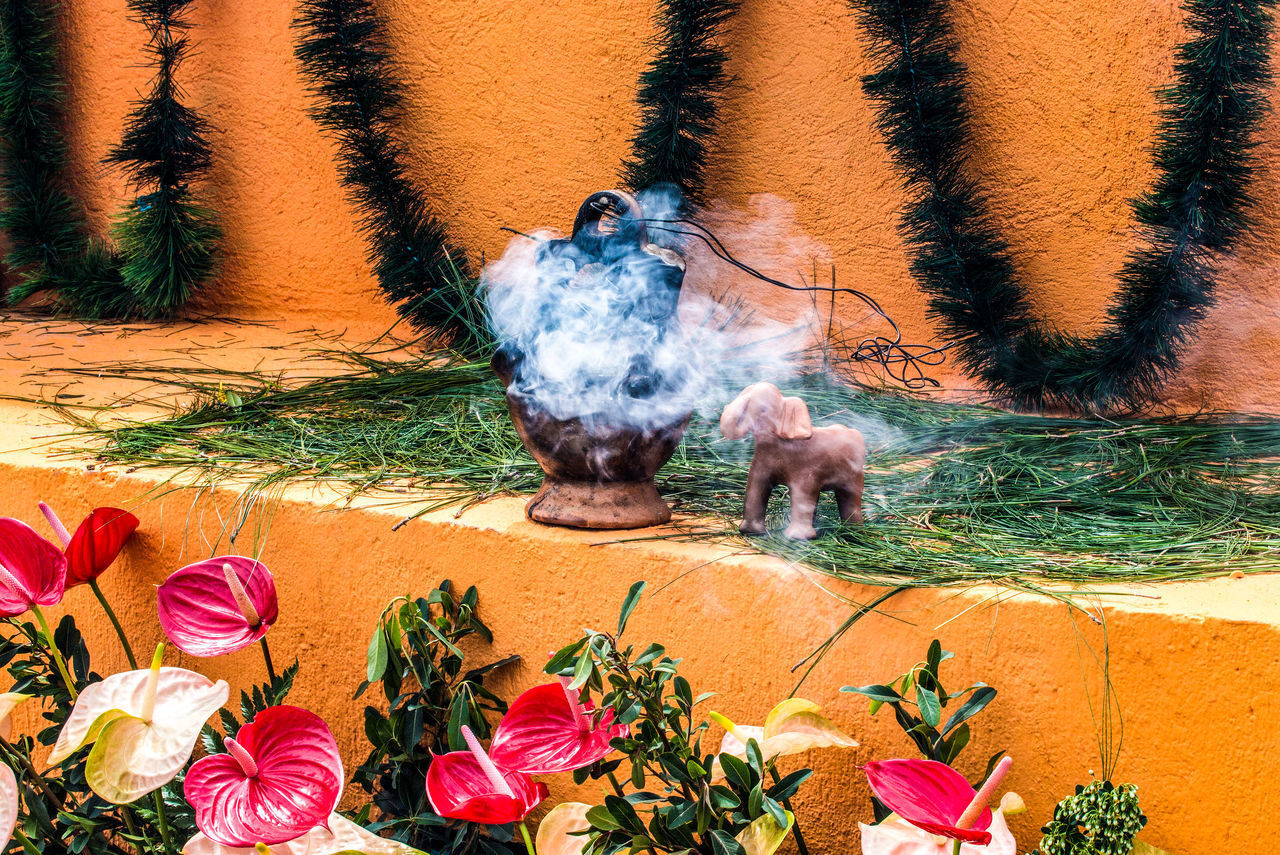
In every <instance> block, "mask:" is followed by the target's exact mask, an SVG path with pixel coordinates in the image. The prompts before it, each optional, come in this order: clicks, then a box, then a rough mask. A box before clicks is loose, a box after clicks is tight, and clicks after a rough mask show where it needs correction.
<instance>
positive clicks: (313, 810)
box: [183, 706, 343, 846]
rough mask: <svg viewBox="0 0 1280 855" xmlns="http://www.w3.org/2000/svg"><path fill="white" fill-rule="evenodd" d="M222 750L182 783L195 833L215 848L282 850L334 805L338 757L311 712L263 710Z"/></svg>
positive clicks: (339, 782) (339, 784) (191, 771)
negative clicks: (265, 846)
mask: <svg viewBox="0 0 1280 855" xmlns="http://www.w3.org/2000/svg"><path fill="white" fill-rule="evenodd" d="M225 744H226V747H227V753H226V754H213V755H210V756H208V757H203V758H201V759H199V760H197V761H196V762H195V763H194V764H193V765H192V766H191V768H190V769H189V770H188V771H187V776H186V778H185V780H184V783H183V793H184V795H185V796H186V797H187V801H188V802H190V803H191V807H192V808H194V809H195V814H196V827H197V828H199V829H200V831H201V833H203V834H204V835H205V836H206V837H208V838H209V839H210V840H213V841H214V842H215V843H221V844H223V845H225V846H253V845H254V844H255V843H266V844H275V843H284V842H287V841H289V840H293V839H295V838H297V837H300V836H302V835H304V834H306V833H307V832H308V831H310V830H311V829H312V828H314V827H315V826H317V825H320V824H322V823H323V821H324V819H325V818H326V817H328V816H329V814H331V813H333V811H334V809H335V808H336V807H337V806H338V800H339V799H340V798H342V787H343V775H342V757H341V756H340V755H339V754H338V744H337V743H336V742H335V741H334V739H333V734H332V733H331V732H330V731H329V726H328V725H326V724H325V723H324V720H323V719H321V718H320V716H318V715H316V714H315V713H313V712H309V711H307V710H304V709H301V708H299V707H291V706H275V707H269V708H268V709H265V710H263V711H262V712H260V713H258V715H257V716H256V717H254V720H253V721H252V722H250V723H249V724H246V725H245V726H244V727H242V728H240V730H239V731H238V732H237V733H236V736H235V738H234V739H232V738H230V737H228V738H227V739H226V741H225Z"/></svg>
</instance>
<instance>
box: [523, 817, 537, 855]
mask: <svg viewBox="0 0 1280 855" xmlns="http://www.w3.org/2000/svg"><path fill="white" fill-rule="evenodd" d="M520 836H521V837H523V838H524V848H525V849H527V850H529V855H538V852H537V850H535V849H534V848H533V838H531V837H529V826H527V825H525V823H524V820H520Z"/></svg>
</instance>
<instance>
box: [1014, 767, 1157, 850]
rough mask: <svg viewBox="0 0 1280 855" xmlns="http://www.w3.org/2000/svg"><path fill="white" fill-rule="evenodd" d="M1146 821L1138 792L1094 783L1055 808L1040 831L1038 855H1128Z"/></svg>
mask: <svg viewBox="0 0 1280 855" xmlns="http://www.w3.org/2000/svg"><path fill="white" fill-rule="evenodd" d="M1146 824H1147V818H1146V816H1144V815H1143V813H1142V809H1141V808H1140V807H1139V806H1138V788H1137V787H1136V786H1134V785H1133V784H1120V785H1119V786H1116V785H1114V784H1112V783H1111V782H1110V781H1094V782H1093V783H1091V784H1089V785H1088V786H1087V787H1086V786H1078V787H1076V791H1075V794H1074V795H1071V796H1068V797H1067V798H1065V799H1063V800H1062V801H1061V802H1059V803H1058V806H1057V807H1056V808H1054V811H1053V819H1052V820H1051V821H1050V822H1049V824H1048V825H1046V826H1045V827H1044V828H1043V829H1041V833H1042V834H1043V835H1044V837H1043V839H1041V841H1040V848H1039V849H1037V850H1036V851H1037V853H1038V855H1129V853H1130V852H1131V851H1132V850H1133V840H1134V838H1135V837H1136V836H1137V834H1138V832H1139V831H1141V830H1142V828H1143V826H1145V825H1146Z"/></svg>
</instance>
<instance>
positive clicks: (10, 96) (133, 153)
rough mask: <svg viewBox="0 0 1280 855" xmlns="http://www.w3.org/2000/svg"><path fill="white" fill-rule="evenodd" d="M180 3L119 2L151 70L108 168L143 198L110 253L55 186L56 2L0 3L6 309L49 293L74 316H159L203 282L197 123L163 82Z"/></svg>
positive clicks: (59, 143) (180, 46)
mask: <svg viewBox="0 0 1280 855" xmlns="http://www.w3.org/2000/svg"><path fill="white" fill-rule="evenodd" d="M190 2H191V0H130V4H129V5H130V7H131V8H132V9H133V10H134V11H135V12H137V13H138V14H139V16H140V17H141V19H142V20H143V22H144V23H145V24H146V25H147V26H148V28H149V29H151V31H152V40H151V45H150V49H151V52H152V54H153V55H154V57H155V59H156V61H157V63H158V66H159V68H158V72H157V75H156V81H155V84H154V86H153V89H152V91H151V93H150V95H149V97H148V98H147V99H145V100H143V101H142V102H140V103H139V104H138V105H137V109H136V110H135V112H134V114H133V116H132V117H131V119H130V122H129V125H128V128H127V129H126V132H125V136H124V140H123V142H122V144H121V145H120V147H119V148H117V149H116V150H115V151H114V152H112V154H111V156H110V157H109V160H110V161H112V162H116V163H121V164H123V165H124V166H125V167H126V169H127V170H128V172H129V175H130V177H131V178H132V179H133V180H134V181H135V183H137V184H139V185H153V186H154V187H155V190H154V191H153V192H152V193H149V194H148V195H145V196H143V197H142V198H140V199H138V200H137V203H136V205H135V207H134V208H133V209H132V210H130V211H129V212H127V213H126V214H125V215H124V216H123V217H122V218H121V220H120V222H119V224H118V225H117V229H116V236H117V238H118V240H119V241H120V251H121V252H120V254H117V253H114V252H112V251H111V250H110V249H108V248H107V247H106V246H105V245H103V244H102V243H101V242H100V241H96V240H93V239H92V238H90V237H89V230H88V226H87V224H86V222H85V216H84V211H83V209H82V208H81V207H80V205H79V204H78V203H77V202H76V200H75V199H74V198H73V197H72V195H71V193H70V191H69V190H68V188H67V180H66V172H67V165H68V153H67V146H66V143H65V142H64V137H63V131H62V125H63V120H64V107H63V105H64V93H65V85H64V82H63V79H62V75H61V70H60V68H59V61H58V48H57V33H56V31H57V24H58V11H59V3H58V2H57V0H27V2H19V0H0V136H2V137H3V155H4V157H3V183H2V184H0V193H2V194H3V197H4V205H3V210H0V229H3V230H4V231H5V233H6V234H7V235H8V237H9V240H10V243H11V245H12V249H11V250H10V251H9V253H8V254H7V255H6V257H5V263H6V265H7V266H8V267H9V269H10V270H11V271H13V272H14V273H16V274H17V275H18V276H19V282H18V284H17V285H15V286H14V287H13V288H11V289H10V291H9V293H8V294H7V299H8V301H9V302H10V303H18V302H21V301H22V300H24V299H26V298H27V297H29V296H31V295H32V294H35V293H38V292H49V293H52V294H53V295H54V298H55V305H56V306H57V307H58V308H61V309H65V310H67V311H69V312H71V313H73V314H75V315H78V316H81V317H90V318H102V317H129V316H142V317H158V316H167V315H171V314H172V313H173V312H174V311H175V310H177V309H179V308H181V307H182V305H183V304H184V303H185V302H186V300H187V298H188V297H189V296H190V294H191V292H192V291H193V290H194V288H195V287H196V286H197V285H199V284H201V283H203V282H204V281H205V280H207V278H208V277H209V276H210V275H211V274H212V270H213V244H214V243H216V241H217V239H218V235H219V232H218V228H217V225H216V223H215V222H214V220H213V216H212V214H211V213H209V212H208V210H207V209H205V208H204V207H203V206H201V205H200V204H198V202H196V201H195V200H194V198H193V197H192V195H191V194H190V191H189V190H188V182H189V181H191V180H193V179H195V178H198V177H200V176H201V175H202V174H204V173H205V172H206V171H207V169H208V164H209V146H208V143H207V142H205V140H204V138H203V133H204V130H205V126H204V123H203V121H202V120H201V119H200V118H199V117H198V116H196V115H195V114H194V113H193V112H191V111H190V110H188V109H187V108H185V107H183V106H182V105H181V104H180V103H179V102H178V97H179V95H180V90H179V89H178V88H177V86H176V84H175V83H174V80H173V72H174V70H175V69H176V67H177V65H178V63H179V62H180V61H181V58H182V55H183V54H184V53H185V50H186V39H185V37H182V36H180V35H179V34H180V33H181V31H182V30H183V29H185V26H186V25H185V24H184V23H183V22H181V21H180V20H178V19H177V15H178V13H179V12H181V11H182V9H183V8H185V7H186V6H187V5H189V4H190Z"/></svg>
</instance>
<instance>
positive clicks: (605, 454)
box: [491, 351, 689, 529]
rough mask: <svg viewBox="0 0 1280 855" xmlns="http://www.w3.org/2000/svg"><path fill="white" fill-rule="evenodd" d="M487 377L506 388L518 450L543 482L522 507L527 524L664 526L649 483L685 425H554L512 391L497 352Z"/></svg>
mask: <svg viewBox="0 0 1280 855" xmlns="http://www.w3.org/2000/svg"><path fill="white" fill-rule="evenodd" d="M491 364H492V366H493V370H494V373H496V374H497V375H498V377H499V378H501V379H502V382H503V383H505V384H506V385H507V387H508V391H507V408H508V410H510V412H511V420H512V421H513V422H514V423H515V426H516V432H517V433H519V434H520V441H521V442H523V443H524V447H525V448H527V449H528V450H529V453H530V454H532V455H533V459H534V460H536V461H538V465H539V466H541V467H542V471H543V472H544V473H545V474H546V477H545V478H544V479H543V481H542V487H541V488H540V489H539V490H538V492H537V494H535V495H534V497H533V498H532V499H530V500H529V504H528V505H526V506H525V513H526V514H527V515H528V517H529V519H531V520H536V521H537V522H541V523H547V524H549V525H561V526H569V527H570V528H588V529H626V528H645V527H646V526H652V525H662V524H664V523H667V522H670V521H671V508H670V507H668V506H667V503H666V501H664V500H663V498H662V496H660V495H659V494H658V488H657V487H656V486H655V485H654V483H653V477H654V475H656V474H657V472H658V470H659V469H661V468H662V466H663V464H665V463H666V462H667V461H668V460H670V459H671V455H672V454H675V451H676V448H677V447H678V446H679V445H680V439H681V438H682V437H683V436H684V430H685V427H687V426H688V424H689V417H688V416H687V415H686V416H685V417H684V418H683V419H681V420H680V421H678V422H674V423H671V424H667V425H662V426H659V427H656V428H648V429H640V428H636V427H631V426H627V425H622V426H617V425H608V424H606V423H604V421H603V419H601V418H599V417H588V418H573V419H563V420H562V419H557V418H555V417H553V416H552V415H551V414H550V413H548V412H547V411H546V410H544V409H542V408H541V407H539V406H538V405H537V404H536V403H535V402H534V401H533V400H532V399H531V398H529V397H528V396H526V395H522V394H521V393H519V392H518V391H516V390H515V389H514V388H513V387H512V385H511V381H512V377H513V375H512V373H511V367H510V364H509V362H508V360H506V359H505V358H504V354H503V352H502V351H499V352H498V353H497V354H495V355H494V357H493V360H492V363H491Z"/></svg>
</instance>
